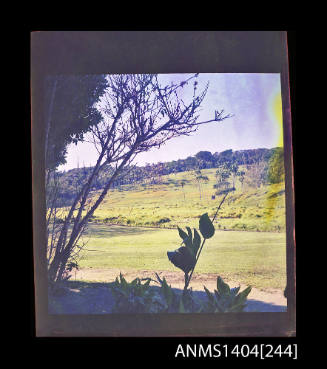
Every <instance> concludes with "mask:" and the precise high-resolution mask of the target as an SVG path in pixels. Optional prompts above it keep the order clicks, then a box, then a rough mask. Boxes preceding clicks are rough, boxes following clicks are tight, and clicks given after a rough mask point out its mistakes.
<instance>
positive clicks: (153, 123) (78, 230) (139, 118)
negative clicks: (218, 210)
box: [49, 74, 229, 281]
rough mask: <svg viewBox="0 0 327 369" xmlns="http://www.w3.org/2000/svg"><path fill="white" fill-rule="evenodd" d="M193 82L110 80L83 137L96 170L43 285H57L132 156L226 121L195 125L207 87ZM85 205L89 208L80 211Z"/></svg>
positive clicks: (218, 117)
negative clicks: (184, 94)
mask: <svg viewBox="0 0 327 369" xmlns="http://www.w3.org/2000/svg"><path fill="white" fill-rule="evenodd" d="M196 77H197V75H194V76H191V77H190V78H188V79H187V80H185V81H183V82H182V83H178V84H176V83H175V84H174V83H172V84H170V85H166V86H162V85H161V83H160V82H159V79H158V76H157V75H148V74H141V75H111V76H109V77H108V84H109V86H108V88H107V91H106V93H105V95H104V98H103V100H102V103H101V106H102V107H101V112H102V115H103V120H102V122H100V123H99V124H98V125H96V126H94V127H93V128H92V131H91V134H90V135H89V136H90V137H89V141H91V142H92V143H93V144H94V146H95V147H96V149H97V151H98V159H97V162H96V165H95V166H94V167H93V168H92V170H91V172H90V174H89V176H88V178H87V180H86V182H85V183H84V184H83V186H82V188H81V190H80V191H79V192H78V194H77V195H76V197H75V199H74V201H73V203H72V205H71V207H70V209H69V210H68V212H67V215H66V217H65V219H64V221H63V223H62V224H61V228H60V232H59V235H58V238H57V242H56V245H55V250H54V255H53V257H52V259H51V262H50V265H49V279H50V280H51V281H60V280H62V278H63V275H64V273H65V268H66V265H67V262H68V260H69V258H70V256H71V255H72V254H73V253H74V251H75V248H76V247H77V245H78V241H79V239H80V237H81V235H82V233H83V231H84V229H85V226H86V225H87V222H88V221H89V219H90V217H91V216H92V215H93V213H94V212H95V210H96V209H97V208H98V206H99V205H100V204H101V202H102V200H103V199H104V198H105V196H106V195H107V193H108V191H109V189H110V188H111V186H112V184H113V182H114V181H115V180H117V179H118V178H119V177H120V176H122V175H126V174H127V173H128V170H127V171H126V170H123V169H124V168H129V167H131V168H132V166H131V163H132V161H133V160H134V158H135V157H136V155H137V154H139V153H141V152H146V151H149V150H150V149H152V148H159V147H160V146H161V145H163V144H164V143H165V142H166V141H168V140H170V139H172V138H174V137H178V136H181V135H190V134H191V133H192V132H195V131H196V130H197V128H198V127H199V126H200V125H202V124H206V123H209V122H220V121H222V120H224V119H226V118H228V117H229V115H223V111H221V112H219V111H217V110H216V111H215V112H214V114H213V115H214V116H213V118H212V119H210V120H207V121H202V122H199V121H198V119H199V115H198V111H199V107H200V105H201V103H202V101H203V99H204V97H205V95H206V92H207V89H208V84H207V85H206V87H205V88H204V90H203V91H202V92H200V93H199V94H197V93H196V85H197V82H196ZM192 82H193V86H194V93H193V97H192V98H191V101H189V102H185V101H184V100H183V99H182V98H181V97H180V96H179V91H180V90H181V89H183V88H185V86H187V85H188V84H190V83H192ZM108 165H110V168H111V171H110V177H109V179H108V180H107V182H106V183H105V185H104V187H103V189H102V190H101V191H100V192H99V193H98V194H96V195H95V196H93V198H92V199H91V200H90V199H89V193H90V190H91V188H92V184H93V183H94V181H95V179H96V178H97V177H98V176H99V173H101V171H103V170H104V169H105V168H107V167H108ZM88 200H90V201H89V206H88V208H87V209H86V211H85V212H84V213H83V209H84V208H85V206H86V205H87V203H88Z"/></svg>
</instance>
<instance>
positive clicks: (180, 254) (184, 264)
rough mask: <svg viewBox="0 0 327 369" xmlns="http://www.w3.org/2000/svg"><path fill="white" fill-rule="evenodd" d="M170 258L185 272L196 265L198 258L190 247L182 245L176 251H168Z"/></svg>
mask: <svg viewBox="0 0 327 369" xmlns="http://www.w3.org/2000/svg"><path fill="white" fill-rule="evenodd" d="M167 256H168V259H169V261H170V262H171V263H173V264H174V265H175V266H176V267H177V268H180V269H181V270H182V271H183V272H184V273H188V272H189V271H190V270H191V269H192V268H193V266H194V265H195V262H196V258H195V257H194V255H193V253H192V252H191V251H190V249H189V248H188V247H185V246H181V247H180V248H179V249H177V250H175V251H168V252H167Z"/></svg>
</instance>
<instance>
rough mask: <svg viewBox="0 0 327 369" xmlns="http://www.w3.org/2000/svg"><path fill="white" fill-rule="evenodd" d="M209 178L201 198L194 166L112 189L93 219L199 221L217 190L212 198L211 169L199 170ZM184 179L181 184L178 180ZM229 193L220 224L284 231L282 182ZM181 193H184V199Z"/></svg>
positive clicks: (165, 223) (167, 223) (211, 209)
mask: <svg viewBox="0 0 327 369" xmlns="http://www.w3.org/2000/svg"><path fill="white" fill-rule="evenodd" d="M202 173H203V175H206V176H207V177H208V178H209V182H208V183H206V184H202V185H201V199H200V193H199V189H198V186H197V184H196V182H194V180H193V176H192V172H183V173H177V174H171V175H167V176H163V177H162V183H161V184H156V185H151V184H143V185H142V184H135V185H126V186H121V188H120V189H117V190H112V191H110V192H109V193H108V195H107V196H106V198H105V199H104V200H103V202H102V203H101V204H100V206H99V207H98V209H97V210H96V211H95V213H94V218H93V219H92V222H97V223H109V224H124V225H131V226H143V227H144V226H145V227H147V226H150V227H151V226H156V227H161V228H175V227H176V226H177V225H179V226H186V225H188V226H193V227H194V226H197V224H198V219H199V216H200V215H202V214H203V213H205V212H208V213H209V216H213V214H214V213H215V211H216V207H217V206H218V204H219V202H220V200H221V196H220V197H219V196H216V199H214V200H213V199H212V198H211V196H212V195H214V193H215V190H214V188H213V185H214V183H215V169H206V170H203V171H202ZM182 180H186V181H187V183H186V184H185V186H184V188H182V187H181V185H180V183H181V181H182ZM236 188H237V190H236V191H235V192H233V193H231V194H230V195H228V197H227V199H226V201H225V203H224V204H223V206H222V208H221V211H220V213H219V217H218V218H217V221H216V226H217V228H218V229H222V230H224V229H229V230H245V231H263V232H284V231H285V191H284V184H283V183H280V184H274V185H267V186H262V187H261V188H258V189H253V188H246V187H243V188H242V187H241V184H240V183H237V184H236ZM184 195H185V199H184Z"/></svg>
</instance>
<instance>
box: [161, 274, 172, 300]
mask: <svg viewBox="0 0 327 369" xmlns="http://www.w3.org/2000/svg"><path fill="white" fill-rule="evenodd" d="M161 288H162V292H163V295H164V297H165V299H166V301H167V304H168V306H170V305H171V303H172V301H173V297H174V293H173V291H172V289H171V287H170V286H168V284H167V281H166V279H165V277H164V279H163V280H162V285H161Z"/></svg>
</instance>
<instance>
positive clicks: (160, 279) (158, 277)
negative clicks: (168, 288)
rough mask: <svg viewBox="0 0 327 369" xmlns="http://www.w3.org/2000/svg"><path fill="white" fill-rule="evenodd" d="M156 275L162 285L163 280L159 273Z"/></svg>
mask: <svg viewBox="0 0 327 369" xmlns="http://www.w3.org/2000/svg"><path fill="white" fill-rule="evenodd" d="M155 274H156V276H157V278H158V281H159V282H160V284H162V283H163V280H162V279H161V278H160V277H159V274H158V273H155Z"/></svg>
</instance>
